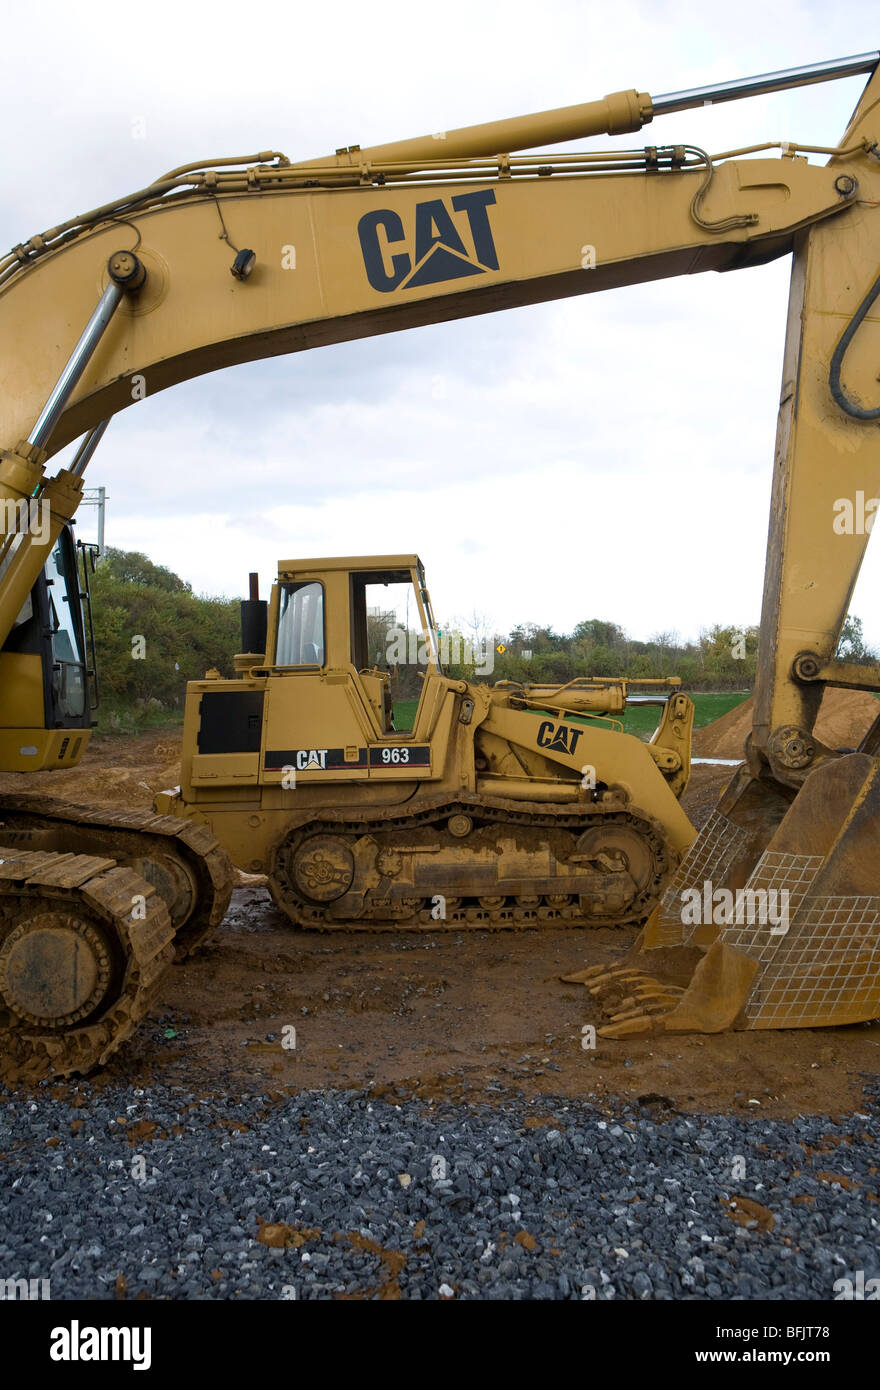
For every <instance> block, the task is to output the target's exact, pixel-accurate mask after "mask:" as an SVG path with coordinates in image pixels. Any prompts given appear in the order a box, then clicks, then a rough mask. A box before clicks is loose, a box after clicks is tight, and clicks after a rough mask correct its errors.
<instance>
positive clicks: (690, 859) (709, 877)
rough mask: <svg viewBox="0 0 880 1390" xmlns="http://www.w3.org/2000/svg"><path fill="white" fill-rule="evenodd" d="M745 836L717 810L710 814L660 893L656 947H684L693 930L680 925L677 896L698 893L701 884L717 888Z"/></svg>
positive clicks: (680, 908)
mask: <svg viewBox="0 0 880 1390" xmlns="http://www.w3.org/2000/svg"><path fill="white" fill-rule="evenodd" d="M747 840H748V834H747V832H746V831H745V830H743V829H741V828H740V826H738V825H734V823H733V821H731V820H728V818H727V816H723V815H722V814H721V812H720V811H717V810H716V811H713V812H712V814H711V816H710V817H709V819H708V820H707V821H706V824H705V825H704V826H703V828H702V830H701V831H700V833H699V835H698V836H697V838H696V840H694V843H693V844H692V845H691V847H690V849H689V850H688V852H687V854H686V855H685V857H684V859H683V860H682V861H681V863H680V864H679V866H678V868H677V869H676V871H675V873H674V874H673V876H672V878H671V879H670V882H669V887H668V888H667V889H666V892H665V893H664V894H663V898H662V899H661V902H660V909H659V912H658V915H657V942H656V944H657V945H658V946H684V945H686V944H687V943H688V941H690V939H691V937H692V936H693V934H694V931H695V927H693V926H691V925H690V924H688V925H687V926H686V925H685V924H684V923H683V922H682V920H681V916H682V900H681V895H682V893H683V892H684V891H685V889H688V888H697V889H699V890H700V892H702V889H703V884H704V883H707V882H708V883H711V884H713V885H714V886H715V887H720V886H721V885H722V883H723V882H724V878H725V876H726V874H727V871H728V869H729V868H730V866H731V864H733V863H734V861H735V860H736V859H738V858H739V856H740V854H741V853H742V851H743V849H744V848H745V845H746V841H747Z"/></svg>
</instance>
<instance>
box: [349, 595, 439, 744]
mask: <svg viewBox="0 0 880 1390" xmlns="http://www.w3.org/2000/svg"><path fill="white" fill-rule="evenodd" d="M350 582H351V660H352V665H353V666H354V668H355V670H357V671H360V672H376V671H378V672H382V673H387V677H388V698H389V700H390V702H391V704H392V705H393V725H389V727H393V729H394V731H395V732H397V733H405V732H407V731H409V730H410V729H411V728H412V726H413V723H414V721H415V715H416V708H417V706H418V703H419V700H420V698H421V694H422V686H423V681H422V677H423V676H424V675H425V674H426V672H427V669H428V666H429V664H432V665H434V666H435V667H438V668H439V660H438V653H437V638H436V634H435V632H434V628H433V619H432V618H431V617H430V616H429V614H428V612H427V609H426V607H425V605H424V603H423V601H422V594H423V592H424V585H421V586H420V588H418V589H417V588H416V586H415V585H414V583H413V576H412V574H411V573H410V571H409V570H383V571H378V570H368V571H366V572H363V573H355V574H352V576H351V581H350Z"/></svg>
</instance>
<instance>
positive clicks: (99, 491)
mask: <svg viewBox="0 0 880 1390" xmlns="http://www.w3.org/2000/svg"><path fill="white" fill-rule="evenodd" d="M106 503H107V489H106V488H104V487H87V488H86V489H85V490H84V492H83V495H82V501H81V502H80V506H81V507H97V508H98V559H99V560H103V558H104V549H105V547H104V511H105V508H106Z"/></svg>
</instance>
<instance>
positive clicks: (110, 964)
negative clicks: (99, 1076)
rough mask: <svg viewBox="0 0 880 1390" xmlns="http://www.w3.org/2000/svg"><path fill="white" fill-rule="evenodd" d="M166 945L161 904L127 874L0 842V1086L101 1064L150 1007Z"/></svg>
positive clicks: (167, 928)
mask: <svg viewBox="0 0 880 1390" xmlns="http://www.w3.org/2000/svg"><path fill="white" fill-rule="evenodd" d="M173 941H174V929H173V926H172V923H171V919H170V917H169V914H168V910H167V908H166V906H165V903H164V902H163V900H162V898H161V897H160V896H159V894H158V892H156V890H155V889H154V887H153V886H152V884H149V883H147V882H146V881H145V880H144V879H142V878H141V877H140V876H139V875H138V874H136V873H135V872H134V871H133V870H132V869H130V868H126V867H124V866H122V865H119V864H116V863H114V862H113V860H112V859H107V858H103V857H101V856H97V855H87V854H72V853H69V854H56V853H52V852H47V851H44V850H27V849H22V848H20V847H16V846H5V845H3V844H2V835H0V1077H2V1079H3V1080H5V1081H8V1082H10V1083H11V1084H15V1083H17V1082H20V1081H22V1080H26V1081H37V1080H40V1079H42V1078H44V1077H47V1076H69V1075H71V1074H74V1073H85V1072H88V1071H90V1070H91V1069H92V1068H93V1067H95V1066H98V1065H101V1064H102V1063H104V1062H105V1061H106V1060H107V1059H108V1058H109V1057H110V1055H111V1054H112V1053H113V1052H115V1051H116V1049H117V1047H119V1045H120V1043H122V1042H123V1041H124V1040H125V1039H126V1038H127V1037H128V1036H129V1035H130V1034H131V1033H132V1031H133V1030H134V1028H135V1027H136V1026H137V1024H138V1023H139V1022H140V1020H141V1019H142V1018H143V1017H144V1016H145V1015H146V1014H147V1012H148V1011H149V1009H150V1007H151V1006H152V1004H153V1001H154V999H155V997H156V994H157V991H158V989H159V986H160V983H161V981H162V977H163V976H164V974H165V972H166V970H168V969H169V968H170V966H171V964H172V962H173V959H174V945H173Z"/></svg>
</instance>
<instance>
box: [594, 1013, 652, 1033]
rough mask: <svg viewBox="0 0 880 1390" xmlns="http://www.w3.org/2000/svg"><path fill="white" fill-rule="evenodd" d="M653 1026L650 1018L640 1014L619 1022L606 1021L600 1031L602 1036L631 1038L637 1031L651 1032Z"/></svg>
mask: <svg viewBox="0 0 880 1390" xmlns="http://www.w3.org/2000/svg"><path fill="white" fill-rule="evenodd" d="M653 1027H654V1024H653V1022H652V1021H651V1019H650V1018H645V1017H644V1016H643V1015H639V1016H638V1017H637V1018H625V1019H622V1020H621V1021H620V1022H618V1023H606V1024H605V1026H604V1027H603V1028H600V1029H599V1030H598V1033H599V1037H600V1038H629V1037H632V1036H633V1035H634V1034H636V1033H650V1032H651V1031H652V1029H653Z"/></svg>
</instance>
